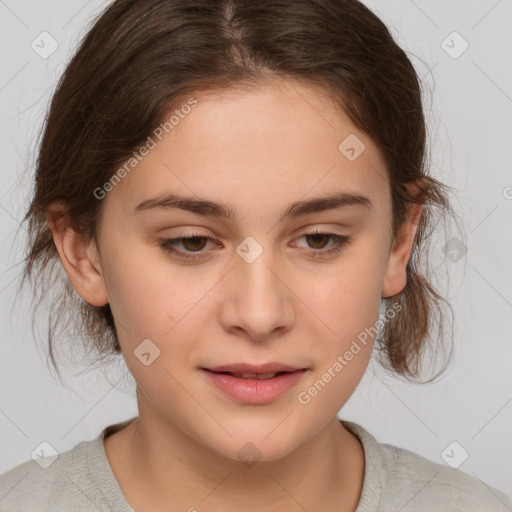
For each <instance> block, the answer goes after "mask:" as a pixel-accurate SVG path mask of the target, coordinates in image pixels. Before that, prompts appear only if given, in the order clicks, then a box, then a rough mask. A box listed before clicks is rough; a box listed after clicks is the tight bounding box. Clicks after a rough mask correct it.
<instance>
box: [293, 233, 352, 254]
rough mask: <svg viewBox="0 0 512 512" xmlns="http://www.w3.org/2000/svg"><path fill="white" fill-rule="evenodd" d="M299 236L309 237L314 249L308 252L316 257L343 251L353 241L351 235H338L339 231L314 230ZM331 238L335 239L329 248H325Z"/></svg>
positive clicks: (309, 242) (310, 244)
mask: <svg viewBox="0 0 512 512" xmlns="http://www.w3.org/2000/svg"><path fill="white" fill-rule="evenodd" d="M299 238H305V239H307V241H308V245H309V246H310V247H313V249H314V250H312V251H307V252H308V254H310V255H311V256H313V257H314V258H321V257H324V256H328V255H331V254H335V253H338V252H340V251H341V249H343V247H345V246H346V245H348V244H349V243H350V242H351V237H349V236H345V235H338V234H337V233H330V232H327V231H319V230H316V231H313V232H312V233H305V234H303V235H301V236H300V237H299ZM329 240H332V241H333V244H332V246H331V247H330V248H329V249H324V247H325V245H326V243H328V242H329ZM319 246H320V247H319Z"/></svg>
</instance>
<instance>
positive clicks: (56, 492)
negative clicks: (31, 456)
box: [0, 440, 97, 512]
mask: <svg viewBox="0 0 512 512" xmlns="http://www.w3.org/2000/svg"><path fill="white" fill-rule="evenodd" d="M94 443H97V440H94V441H82V442H81V443H79V444H78V445H76V446H75V447H74V448H73V449H71V450H68V451H65V452H63V453H60V454H58V455H57V456H54V457H51V456H46V457H44V456H43V457H40V458H38V459H37V460H28V461H26V462H23V463H21V464H19V465H18V466H16V467H14V468H13V469H11V470H9V471H7V472H5V473H3V474H1V475H0V489H1V491H0V493H1V494H0V510H1V511H2V512H11V511H12V512H14V511H16V512H19V511H20V510H23V511H26V512H31V511H34V512H35V511H43V510H52V511H54V512H59V511H64V510H66V511H68V510H86V509H85V508H83V502H84V491H82V489H83V488H84V487H86V489H85V492H87V491H88V489H87V483H86V482H87V478H86V476H87V475H86V474H85V473H86V472H87V467H88V464H87V462H88V452H89V448H90V447H91V445H93V444H94ZM86 499H91V500H92V501H93V503H94V496H88V497H87V498H86ZM89 505H91V502H89ZM93 508H94V505H93Z"/></svg>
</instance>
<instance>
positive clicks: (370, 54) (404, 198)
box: [23, 0, 453, 380]
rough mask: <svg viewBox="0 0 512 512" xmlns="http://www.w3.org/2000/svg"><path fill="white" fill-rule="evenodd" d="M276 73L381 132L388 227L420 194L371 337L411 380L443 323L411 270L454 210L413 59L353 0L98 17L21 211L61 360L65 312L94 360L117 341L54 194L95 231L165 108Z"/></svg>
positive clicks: (71, 71)
mask: <svg viewBox="0 0 512 512" xmlns="http://www.w3.org/2000/svg"><path fill="white" fill-rule="evenodd" d="M275 79H293V80H300V81H303V82H306V83H309V84H311V85H318V86H320V87H321V88H322V89H323V90H324V91H326V92H327V93H328V94H329V96H330V97H331V98H332V99H333V100H334V101H335V102H336V104H337V105H339V106H340V107H341V108H342V109H343V110H344V111H345V112H346V113H347V114H348V116H349V118H350V120H351V121H352V122H353V123H354V125H355V126H357V127H358V128H359V129H361V130H362V131H363V132H365V133H366V134H368V136H369V137H370V138H371V139H372V140H373V141H374V143H375V144H377V146H378V148H379V149H380V151H381V152H382V155H383V157H384V159H385V162H386V166H387V173H388V177H389V181H390V184H391V194H392V205H393V225H392V230H393V235H394V239H395V237H396V235H397V233H398V230H399V228H400V226H401V225H402V223H403V221H404V219H405V215H406V211H407V210H406V208H407V205H408V204H409V203H411V202H421V203H422V204H423V205H425V208H424V211H423V215H422V217H421V220H420V224H419V226H418V230H417V233H416V238H415V243H414V248H413V254H412V257H411V260H410V262H409V264H408V266H407V284H406V286H405V288H404V290H403V291H402V292H401V293H400V294H398V295H396V296H394V297H390V298H385V299H383V301H384V303H385V305H386V307H389V306H390V305H391V304H394V305H395V306H396V304H399V305H400V306H401V308H402V309H401V312H400V314H398V315H396V316H395V317H394V318H392V319H389V320H387V321H386V323H385V325H384V327H383V329H382V332H381V333H380V336H379V338H378V339H377V342H378V343H377V348H378V350H379V354H380V356H381V357H380V361H381V363H382V364H383V366H384V367H385V368H387V369H388V370H390V371H392V372H394V373H395V374H396V375H398V376H402V377H405V378H407V379H409V380H412V379H411V378H417V377H418V376H419V369H420V362H421V361H420V360H421V357H422V355H423V352H424V348H425V345H426V343H427V341H428V340H429V339H430V338H431V331H432V327H433V325H434V323H435V321H436V319H439V320H440V322H439V324H438V325H439V326H441V327H442V323H443V322H442V321H441V320H442V318H443V317H444V312H443V304H445V305H446V304H447V302H446V300H445V299H443V298H442V297H441V296H440V295H439V294H438V292H437V291H436V289H435V288H434V286H433V285H432V284H431V280H430V279H428V278H427V277H426V275H427V270H425V271H423V273H421V272H420V271H419V264H420V257H423V256H424V253H425V251H426V249H425V247H424V246H425V244H426V243H427V242H428V240H429V238H430V231H431V229H432V228H433V227H435V226H434V217H433V214H434V210H435V209H438V211H440V212H441V214H443V215H445V214H446V213H453V212H452V210H451V207H450V204H449V201H448V198H447V197H448V196H447V188H446V186H445V185H443V184H442V183H440V182H439V181H437V180H436V179H434V178H432V177H431V176H429V175H428V174H427V173H428V162H427V155H426V127H425V119H424V113H423V107H422V94H421V85H420V81H419V79H418V76H417V74H416V72H415V69H414V67H413V65H412V63H411V62H410V60H409V59H408V57H407V55H406V54H405V52H404V51H403V50H402V49H401V48H400V47H399V46H398V45H397V43H396V42H395V41H394V39H393V37H392V35H391V34H390V32H389V30H388V29H387V28H386V26H385V25H384V24H383V23H382V21H380V19H379V18H378V17H377V16H376V15H375V14H373V13H372V12H371V11H370V10H369V9H368V8H367V7H365V6H364V5H363V4H362V3H360V2H359V1H357V0H294V1H293V2H290V1H283V0H272V1H266V0H265V1H260V0H188V1H183V0H145V1H144V2H142V1H137V0H116V1H114V2H113V3H112V4H111V5H110V6H109V7H108V8H107V9H106V10H105V11H104V12H103V13H102V14H101V15H100V17H99V18H98V19H97V20H96V21H95V22H94V24H93V26H92V28H90V30H89V31H88V33H87V34H86V36H85V37H84V39H83V40H82V42H81V44H80V46H79V48H78V51H77V52H76V54H75V55H74V57H73V58H72V59H71V61H70V63H69V65H68V66H67V68H66V70H65V72H64V74H63V76H62V77H61V79H60V81H59V83H58V85H57V88H56V91H55V93H54V96H53V99H52V101H51V105H50V108H49V111H48V114H47V117H46V120H45V125H44V127H43V135H42V139H41V141H40V144H39V154H38V160H37V166H36V176H35V189H34V194H33V198H32V201H31V204H30V207H29V209H28V211H27V213H26V215H25V218H24V222H28V228H27V229H28V233H29V244H28V250H27V253H26V257H25V268H24V274H23V281H24V280H25V278H26V277H30V278H31V281H32V276H35V277H36V278H35V279H34V281H33V285H34V290H35V291H34V297H38V298H39V301H38V303H37V305H36V307H35V308H34V311H35V310H36V309H37V307H38V306H39V305H40V303H41V301H42V300H43V299H44V298H47V300H49V304H50V309H49V325H48V347H49V355H50V358H51V361H52V363H53V366H54V367H55V369H57V371H58V368H57V364H56V359H55V354H54V341H55V339H56V338H57V337H58V336H57V328H58V327H59V326H60V327H64V328H67V327H69V326H72V329H71V334H76V335H78V336H80V337H81V338H82V340H83V346H84V347H86V351H87V352H88V353H89V354H91V355H92V356H93V359H95V360H97V359H98V357H99V358H101V359H102V360H103V361H105V360H107V359H109V358H110V357H111V356H112V357H115V356H116V355H118V354H119V352H120V346H119V340H118V336H117V332H116V323H115V321H114V318H113V316H112V312H111V309H110V306H109V305H108V304H107V305H105V306H103V307H95V306H91V305H90V304H88V303H86V302H85V301H83V300H81V298H80V297H79V296H78V294H77V293H76V292H75V290H74V288H73V287H72V286H71V283H70V281H69V279H68V278H67V276H66V275H65V273H64V272H63V269H62V266H61V264H60V260H59V255H58V252H57V250H56V247H55V244H54V241H53V237H52V233H51V231H50V229H49V226H48V222H47V217H46V213H47V208H48V206H49V205H50V204H51V203H53V202H55V201H64V203H65V204H66V205H67V214H68V215H69V217H70V219H71V222H72V223H73V226H74V227H75V229H76V230H77V231H78V232H79V233H81V234H82V235H83V236H85V237H88V238H89V239H94V240H96V237H97V227H98V225H99V220H100V217H101V212H102V204H103V201H101V200H99V199H98V198H97V197H96V195H95V194H94V191H95V190H97V189H98V187H102V185H104V184H105V183H106V182H108V181H109V179H111V177H112V176H113V173H114V172H115V170H117V169H118V168H119V166H120V165H122V164H123V162H126V160H127V159H128V158H130V157H131V156H132V155H133V153H134V152H135V151H137V150H138V149H139V148H140V147H141V145H142V144H143V143H144V142H145V141H146V139H147V138H148V136H149V135H150V134H151V133H152V131H153V130H154V129H155V128H156V127H157V126H158V125H159V124H160V123H161V122H162V119H164V117H165V115H168V113H169V112H170V111H172V110H173V109H175V108H176V107H177V106H179V105H180V103H181V102H183V101H184V98H187V97H190V96H191V95H193V94H195V93H198V92H201V91H228V90H229V89H230V88H233V87H238V86H241V87H244V86H245V87H250V86H256V85H261V84H262V83H263V82H264V81H265V80H275ZM418 180H421V187H420V191H421V195H420V196H413V195H411V194H410V193H409V192H408V190H407V188H406V185H407V184H409V183H411V182H418ZM50 292H53V295H52V296H50ZM48 298H49V299H48ZM439 339H440V340H442V329H441V330H440V338H439ZM441 346H442V343H436V344H435V347H436V348H439V347H441ZM67 349H68V350H69V346H67ZM443 371H444V370H443ZM430 380H432V379H430Z"/></svg>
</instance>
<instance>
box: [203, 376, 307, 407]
mask: <svg viewBox="0 0 512 512" xmlns="http://www.w3.org/2000/svg"><path fill="white" fill-rule="evenodd" d="M201 371H202V372H203V373H204V374H206V376H207V378H209V379H210V382H212V383H213V384H214V385H215V386H216V387H217V388H218V389H220V390H221V391H223V392H224V393H226V394H227V395H229V396H231V397H232V398H235V399H236V400H239V401H240V402H244V403H246V404H266V403H268V402H271V401H272V400H275V399H276V398H278V397H279V396H281V395H282V394H283V393H285V392H286V391H288V390H289V389H290V388H291V387H293V386H295V384H297V383H298V382H299V380H300V379H301V377H302V375H303V374H304V373H306V370H297V371H295V372H287V373H283V374H282V375H276V376H275V377H272V378H271V379H243V378H242V377H235V376H234V375H227V374H225V373H216V372H211V371H209V370H205V369H201Z"/></svg>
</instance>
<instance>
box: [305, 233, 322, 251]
mask: <svg viewBox="0 0 512 512" xmlns="http://www.w3.org/2000/svg"><path fill="white" fill-rule="evenodd" d="M308 236H310V237H312V238H313V239H314V242H318V238H320V241H321V240H322V237H323V238H326V237H327V235H325V234H324V233H316V234H314V235H308ZM320 245H321V247H323V246H324V245H325V244H320ZM316 248H318V247H316Z"/></svg>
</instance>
